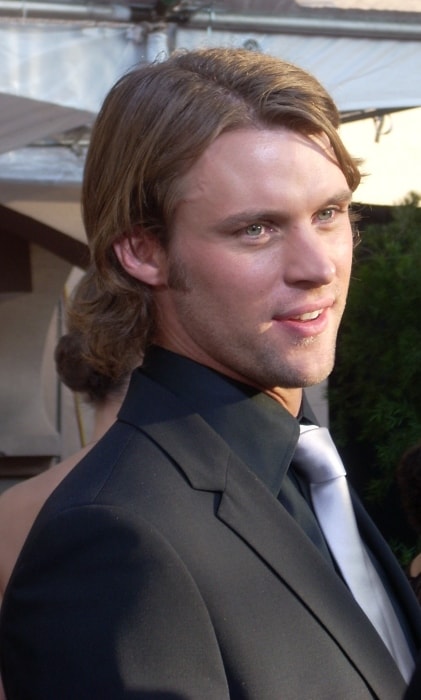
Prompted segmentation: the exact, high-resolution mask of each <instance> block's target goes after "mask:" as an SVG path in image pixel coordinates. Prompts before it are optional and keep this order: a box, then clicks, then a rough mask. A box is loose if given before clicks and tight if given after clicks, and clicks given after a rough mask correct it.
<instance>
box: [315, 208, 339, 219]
mask: <svg viewBox="0 0 421 700" xmlns="http://www.w3.org/2000/svg"><path fill="white" fill-rule="evenodd" d="M334 212H335V210H334V209H322V210H321V211H319V213H318V215H317V216H318V218H319V220H320V221H329V220H330V219H333V216H334Z"/></svg>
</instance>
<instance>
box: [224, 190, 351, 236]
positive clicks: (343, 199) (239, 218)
mask: <svg viewBox="0 0 421 700" xmlns="http://www.w3.org/2000/svg"><path fill="white" fill-rule="evenodd" d="M352 195H353V193H352V190H349V189H345V190H341V191H340V192H337V193H336V194H334V195H332V196H331V197H329V198H328V199H326V200H325V201H324V202H322V203H321V204H320V206H318V207H317V210H318V211H319V210H322V209H327V208H329V207H330V206H332V205H340V204H341V205H343V204H350V203H351V202H352ZM282 217H284V218H287V217H286V215H283V214H282V212H280V211H278V210H276V209H274V210H267V209H264V210H263V209H262V210H255V209H245V210H244V211H241V212H238V214H233V215H232V216H227V217H226V218H225V219H221V220H220V221H216V222H215V229H216V230H218V231H225V230H228V229H231V228H233V227H234V228H235V227H240V226H242V225H244V224H246V223H247V222H249V221H258V220H259V219H263V220H267V219H280V218H282Z"/></svg>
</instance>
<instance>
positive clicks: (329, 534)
mask: <svg viewBox="0 0 421 700" xmlns="http://www.w3.org/2000/svg"><path fill="white" fill-rule="evenodd" d="M300 428H301V435H300V438H299V440H298V444H297V448H296V451H295V454H294V460H293V461H294V467H295V469H296V471H297V473H299V474H301V475H302V476H303V477H304V478H305V479H306V480H307V481H308V483H309V485H310V493H311V498H312V503H313V508H314V512H315V514H316V517H317V519H318V521H319V524H320V527H321V529H322V531H323V534H324V536H325V539H326V542H327V544H328V546H329V549H330V551H331V553H332V555H333V557H334V559H335V561H336V563H337V565H338V567H339V570H340V572H341V574H342V576H343V578H344V580H345V582H346V583H347V585H348V587H349V589H350V591H351V593H352V594H353V596H354V598H355V599H356V601H357V602H358V604H359V605H360V607H361V608H362V609H363V611H364V612H365V614H366V615H367V617H368V618H369V620H370V621H371V623H372V624H373V625H374V627H375V629H376V630H377V632H378V634H379V635H380V637H381V638H382V640H383V642H384V644H385V645H386V647H387V648H388V650H389V652H390V653H391V655H392V656H393V658H394V659H395V661H396V663H397V665H398V667H399V669H400V671H401V673H402V676H403V677H404V679H405V680H406V682H408V681H409V679H410V677H411V675H412V673H413V670H414V660H413V657H412V654H411V653H410V650H409V647H408V643H407V641H406V638H405V635H404V634H403V631H402V628H401V625H400V623H399V620H398V618H397V616H396V613H395V611H394V608H393V606H392V603H391V601H390V598H389V596H388V595H387V592H386V590H385V588H384V586H383V583H382V581H381V579H380V577H379V575H378V573H377V571H376V569H375V567H374V565H373V563H372V562H371V559H370V557H369V556H368V553H367V551H366V549H365V547H364V545H363V542H362V540H361V537H360V534H359V532H358V527H357V523H356V520H355V515H354V509H353V506H352V502H351V496H350V493H349V489H348V484H347V479H346V471H345V468H344V465H343V463H342V460H341V458H340V455H339V453H338V451H337V449H336V447H335V445H334V443H333V440H332V438H331V436H330V433H329V431H328V430H327V428H319V427H318V426H315V425H302V426H300Z"/></svg>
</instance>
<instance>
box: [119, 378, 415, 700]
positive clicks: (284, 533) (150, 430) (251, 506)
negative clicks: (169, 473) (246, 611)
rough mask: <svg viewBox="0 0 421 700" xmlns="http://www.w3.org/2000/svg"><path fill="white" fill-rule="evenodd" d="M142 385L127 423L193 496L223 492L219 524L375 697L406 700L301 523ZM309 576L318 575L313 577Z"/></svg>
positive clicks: (179, 409) (180, 410)
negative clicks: (163, 455)
mask: <svg viewBox="0 0 421 700" xmlns="http://www.w3.org/2000/svg"><path fill="white" fill-rule="evenodd" d="M139 378H140V386H139V387H138V389H137V391H136V392H133V393H132V394H131V397H130V395H129V399H128V400H126V401H125V403H124V404H123V407H122V409H121V411H120V414H119V419H120V420H123V421H125V422H128V423H131V424H133V425H135V426H136V427H137V428H138V429H139V430H141V431H142V432H144V433H145V434H147V435H148V436H149V437H150V439H152V440H153V441H154V442H155V443H157V444H158V445H159V446H160V448H161V449H164V450H165V451H166V452H167V453H168V454H169V455H170V457H171V458H172V459H173V460H174V461H175V462H176V463H177V465H178V467H179V468H180V470H181V471H182V472H183V473H184V474H185V476H186V478H187V479H188V481H189V483H190V485H191V486H192V488H194V489H198V490H206V491H215V492H220V493H221V500H220V504H219V508H218V511H217V517H218V518H219V519H220V520H221V521H223V522H224V523H225V524H226V525H227V526H228V527H229V528H230V529H231V530H233V531H234V532H236V533H237V534H238V536H239V537H241V539H242V540H244V541H245V542H246V543H247V544H248V546H250V547H252V548H253V550H254V551H255V552H256V554H257V556H258V557H260V558H261V559H263V560H264V561H265V562H266V563H267V564H268V565H269V566H270V567H271V569H272V570H273V572H274V574H275V575H276V576H278V577H279V579H281V580H282V581H283V582H284V584H285V585H287V586H288V588H289V589H290V590H291V591H293V593H294V594H295V595H296V596H297V598H298V599H300V600H301V601H302V603H303V605H304V606H305V607H306V609H307V610H308V611H309V614H312V615H313V616H314V618H315V619H317V620H318V621H319V623H320V624H321V625H322V626H323V627H324V628H325V629H326V630H327V633H328V634H330V636H331V637H332V638H333V639H335V640H336V642H337V644H338V645H339V646H340V647H341V649H342V650H343V652H344V654H345V655H346V656H347V657H348V658H349V660H350V662H351V663H352V664H353V666H354V667H355V668H356V669H357V670H358V672H359V673H360V675H361V676H362V677H363V678H364V680H365V682H366V683H367V684H368V686H369V687H370V688H371V689H372V691H373V693H374V695H375V696H376V697H381V698H382V700H396V698H397V697H401V696H402V695H403V692H404V689H405V684H404V682H403V679H402V678H401V675H400V673H399V671H398V670H397V668H396V666H395V664H394V663H393V661H392V659H391V657H390V655H389V653H388V651H387V649H386V648H385V646H384V645H383V643H382V642H381V640H380V638H379V637H378V635H377V633H376V632H375V630H374V628H373V627H372V625H371V624H370V623H369V621H368V620H367V618H366V616H365V615H364V614H363V612H362V611H361V609H360V608H359V606H358V604H357V603H356V602H355V601H354V599H353V597H352V595H351V593H350V592H349V591H348V589H347V588H346V586H345V584H344V583H343V582H342V581H341V579H340V578H339V577H337V576H336V575H333V574H332V570H331V568H330V567H329V565H328V564H327V563H326V561H325V560H324V558H323V556H321V554H320V553H319V552H318V550H317V549H316V547H314V545H313V544H312V543H311V542H310V540H309V538H308V537H307V535H306V534H305V533H304V532H303V531H302V529H301V528H300V527H299V526H298V525H297V523H296V522H295V521H294V519H293V518H292V517H291V516H290V515H289V513H288V512H287V511H286V510H285V509H284V508H283V506H282V505H281V504H280V503H279V501H278V500H277V499H276V498H275V497H274V496H273V494H272V493H270V491H269V490H268V489H267V488H266V486H265V485H264V484H263V482H262V481H261V480H260V479H259V478H258V477H257V476H256V475H255V474H254V473H253V472H252V471H251V470H250V469H249V468H248V467H247V466H246V465H245V464H244V462H243V461H242V460H241V459H240V458H239V457H237V455H235V454H234V453H233V452H232V451H231V449H230V448H229V446H228V445H227V443H226V442H225V441H224V440H223V439H222V438H221V437H220V436H219V435H218V434H217V433H216V432H215V431H214V430H213V429H212V428H211V427H210V426H209V425H208V424H207V423H206V422H205V421H204V420H203V419H202V418H201V417H200V416H198V415H197V414H193V413H191V412H189V410H188V408H187V407H186V406H185V405H184V404H183V403H182V402H180V401H178V399H177V397H175V396H174V395H173V394H171V393H170V392H168V391H166V390H165V389H164V388H163V387H162V386H160V385H158V384H157V383H155V382H153V381H152V380H150V379H148V378H147V377H145V376H144V375H137V381H138V380H139ZM134 396H137V400H136V401H134V400H133V397H134ZM145 396H147V397H148V403H147V406H146V405H145V404H144V401H143V399H142V397H145ZM151 407H152V408H151ZM309 571H311V572H312V574H314V575H312V576H311V577H310V576H309V575H308V573H309Z"/></svg>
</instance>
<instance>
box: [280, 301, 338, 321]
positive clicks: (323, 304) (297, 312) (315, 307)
mask: <svg viewBox="0 0 421 700" xmlns="http://www.w3.org/2000/svg"><path fill="white" fill-rule="evenodd" d="M333 304H334V299H333V298H330V299H323V300H319V301H314V302H309V303H308V304H300V305H299V306H294V307H291V308H290V309H288V310H287V311H283V312H282V313H281V314H275V315H274V318H276V319H277V320H286V319H294V318H298V317H300V316H303V315H304V314H311V313H314V312H315V311H320V313H322V311H325V309H329V308H330V307H331V306H333Z"/></svg>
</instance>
